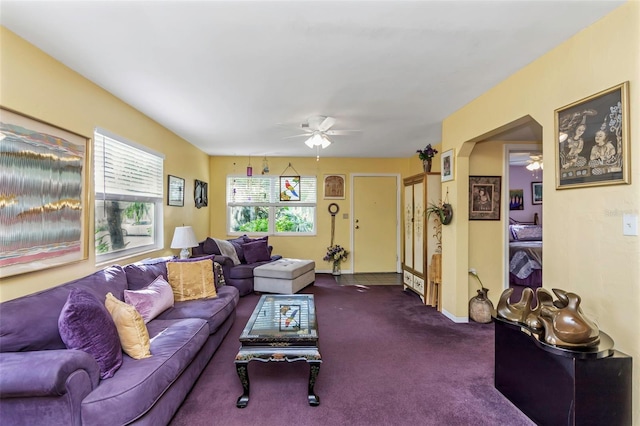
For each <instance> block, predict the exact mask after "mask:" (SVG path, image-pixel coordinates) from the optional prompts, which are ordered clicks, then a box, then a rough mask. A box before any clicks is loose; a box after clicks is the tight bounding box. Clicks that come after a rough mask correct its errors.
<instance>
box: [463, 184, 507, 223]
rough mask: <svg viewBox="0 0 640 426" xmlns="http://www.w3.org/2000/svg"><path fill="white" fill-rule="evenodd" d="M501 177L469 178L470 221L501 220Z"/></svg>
mask: <svg viewBox="0 0 640 426" xmlns="http://www.w3.org/2000/svg"><path fill="white" fill-rule="evenodd" d="M500 181H501V178H500V176H469V220H500V191H501V188H500Z"/></svg>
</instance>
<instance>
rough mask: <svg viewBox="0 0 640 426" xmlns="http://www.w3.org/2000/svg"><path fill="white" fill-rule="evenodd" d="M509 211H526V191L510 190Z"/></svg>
mask: <svg viewBox="0 0 640 426" xmlns="http://www.w3.org/2000/svg"><path fill="white" fill-rule="evenodd" d="M509 210H524V189H510V190H509Z"/></svg>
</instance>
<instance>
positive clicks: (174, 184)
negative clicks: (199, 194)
mask: <svg viewBox="0 0 640 426" xmlns="http://www.w3.org/2000/svg"><path fill="white" fill-rule="evenodd" d="M168 188H169V189H168V191H167V204H168V205H170V206H177V207H182V206H184V179H182V178H179V177H177V176H171V175H169V183H168Z"/></svg>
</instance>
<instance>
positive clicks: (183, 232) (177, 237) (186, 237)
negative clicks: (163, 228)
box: [171, 226, 198, 259]
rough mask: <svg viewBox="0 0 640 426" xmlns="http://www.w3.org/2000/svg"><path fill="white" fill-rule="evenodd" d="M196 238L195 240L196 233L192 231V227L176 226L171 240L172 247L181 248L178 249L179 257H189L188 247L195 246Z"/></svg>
mask: <svg viewBox="0 0 640 426" xmlns="http://www.w3.org/2000/svg"><path fill="white" fill-rule="evenodd" d="M197 245H198V240H196V234H195V233H194V232H193V228H192V227H190V226H178V227H176V230H175V231H174V233H173V240H171V248H172V249H182V250H181V251H180V259H185V258H188V257H189V250H187V249H188V248H189V247H196V246H197Z"/></svg>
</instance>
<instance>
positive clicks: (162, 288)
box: [124, 275, 173, 324]
mask: <svg viewBox="0 0 640 426" xmlns="http://www.w3.org/2000/svg"><path fill="white" fill-rule="evenodd" d="M124 301H125V302H126V303H128V304H129V305H133V306H134V307H135V308H136V310H137V311H138V313H139V314H140V315H141V316H142V319H143V320H144V323H145V324H146V323H148V322H149V321H151V320H152V319H154V318H155V317H157V316H158V315H160V314H161V313H163V312H164V311H166V310H167V309H169V308H170V307H172V306H173V290H172V289H171V286H170V285H169V283H168V282H167V280H165V279H164V278H163V277H162V275H159V276H158V277H157V278H156V279H155V280H154V281H153V282H152V283H151V284H149V285H148V286H146V287H145V288H143V289H141V290H125V291H124Z"/></svg>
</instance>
